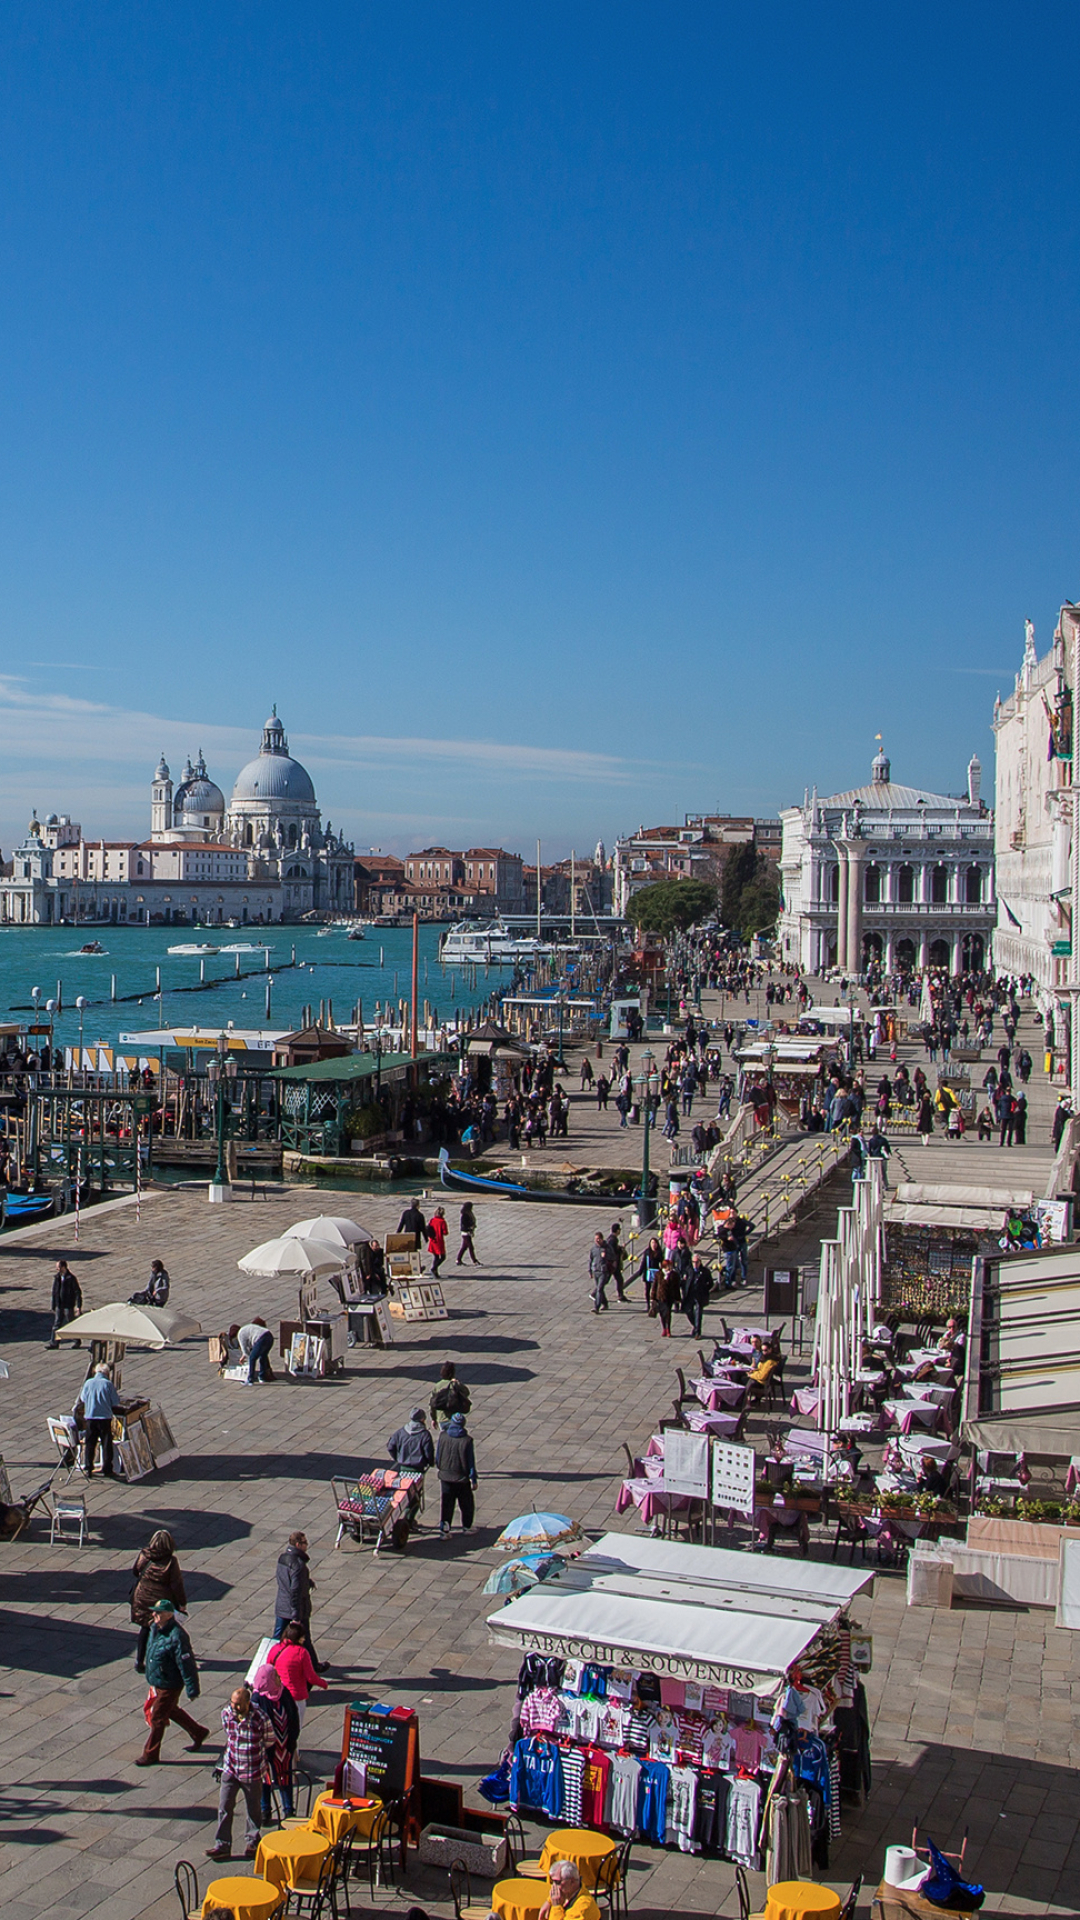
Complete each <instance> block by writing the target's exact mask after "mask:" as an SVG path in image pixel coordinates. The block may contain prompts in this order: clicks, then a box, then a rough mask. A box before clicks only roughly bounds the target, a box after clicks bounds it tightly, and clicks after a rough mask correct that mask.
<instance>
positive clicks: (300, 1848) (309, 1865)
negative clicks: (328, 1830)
mask: <svg viewBox="0 0 1080 1920" xmlns="http://www.w3.org/2000/svg"><path fill="white" fill-rule="evenodd" d="M330 1844H331V1843H330V1841H329V1840H328V1838H327V1837H326V1835H325V1834H323V1833H313V1832H312V1830H311V1828H310V1827H282V1828H281V1829H280V1830H274V1831H273V1832H270V1833H264V1834H263V1836H262V1839H261V1840H260V1841H259V1846H258V1851H257V1852H256V1855H255V1872H256V1873H257V1874H259V1875H261V1877H262V1878H263V1879H264V1880H269V1881H270V1883H271V1884H272V1885H273V1886H274V1887H276V1888H277V1890H278V1893H279V1894H281V1893H283V1892H284V1891H285V1889H286V1887H288V1888H289V1889H290V1890H292V1889H303V1888H304V1887H307V1886H310V1885H311V1884H312V1883H313V1882H314V1881H316V1880H317V1879H318V1877H319V1868H320V1866H321V1865H322V1862H323V1861H324V1860H325V1858H326V1856H327V1854H328V1853H329V1851H330Z"/></svg>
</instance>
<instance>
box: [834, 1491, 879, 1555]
mask: <svg viewBox="0 0 1080 1920" xmlns="http://www.w3.org/2000/svg"><path fill="white" fill-rule="evenodd" d="M833 1507H834V1509H835V1519H836V1535H835V1538H834V1540H833V1544H832V1558H833V1559H834V1560H835V1559H836V1556H837V1553H838V1552H839V1550H840V1548H841V1547H842V1546H846V1547H847V1548H848V1566H849V1567H853V1566H854V1565H855V1555H856V1553H858V1554H859V1555H860V1556H861V1559H862V1563H863V1566H865V1565H866V1542H867V1539H868V1538H869V1531H870V1530H869V1528H868V1527H867V1524H866V1521H865V1520H864V1519H863V1517H862V1515H861V1513H851V1512H850V1511H849V1512H847V1513H845V1512H844V1510H843V1508H842V1507H841V1506H840V1504H839V1502H838V1501H836V1500H834V1501H833Z"/></svg>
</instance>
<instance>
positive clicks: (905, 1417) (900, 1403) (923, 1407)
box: [885, 1400, 941, 1433]
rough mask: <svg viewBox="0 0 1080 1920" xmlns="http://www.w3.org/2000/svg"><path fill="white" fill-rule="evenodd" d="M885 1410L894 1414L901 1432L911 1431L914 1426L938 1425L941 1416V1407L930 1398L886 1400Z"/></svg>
mask: <svg viewBox="0 0 1080 1920" xmlns="http://www.w3.org/2000/svg"><path fill="white" fill-rule="evenodd" d="M885 1412H886V1413H891V1414H892V1417H893V1419H894V1420H895V1421H896V1424H897V1426H898V1427H899V1429H900V1431H901V1433H910V1432H911V1430H912V1428H913V1427H914V1426H920V1427H936V1426H937V1424H938V1421H939V1420H940V1418H941V1408H940V1407H935V1406H934V1404H933V1402H932V1401H930V1400H886V1402H885Z"/></svg>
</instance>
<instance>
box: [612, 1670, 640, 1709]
mask: <svg viewBox="0 0 1080 1920" xmlns="http://www.w3.org/2000/svg"><path fill="white" fill-rule="evenodd" d="M633 1690H634V1676H633V1674H632V1672H631V1671H630V1668H629V1667H612V1669H611V1672H610V1673H609V1674H608V1683H607V1697H608V1699H609V1700H621V1701H623V1702H624V1703H625V1704H627V1705H629V1702H630V1696H631V1694H632V1693H633Z"/></svg>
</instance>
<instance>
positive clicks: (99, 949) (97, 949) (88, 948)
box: [79, 940, 105, 953]
mask: <svg viewBox="0 0 1080 1920" xmlns="http://www.w3.org/2000/svg"><path fill="white" fill-rule="evenodd" d="M104 951H105V949H104V947H103V946H102V944H101V941H100V940H88V941H87V943H86V945H85V947H80V948H79V952H80V953H104Z"/></svg>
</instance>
